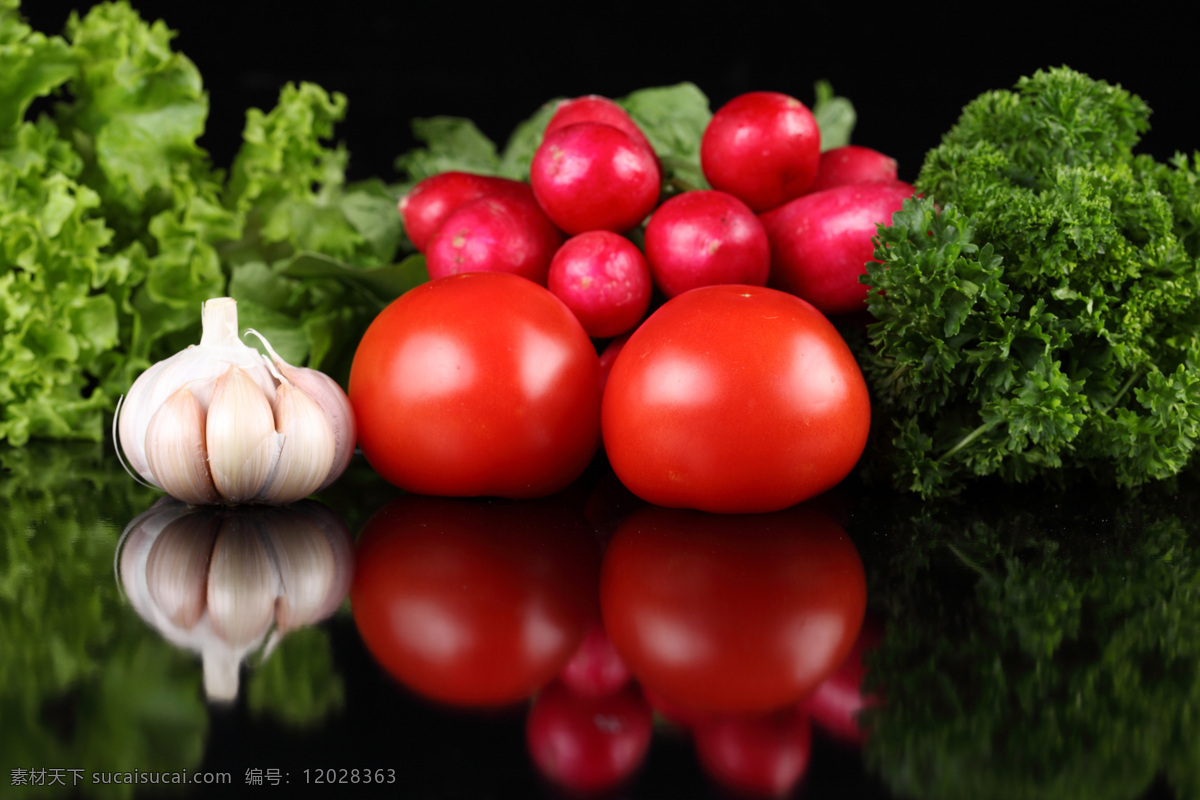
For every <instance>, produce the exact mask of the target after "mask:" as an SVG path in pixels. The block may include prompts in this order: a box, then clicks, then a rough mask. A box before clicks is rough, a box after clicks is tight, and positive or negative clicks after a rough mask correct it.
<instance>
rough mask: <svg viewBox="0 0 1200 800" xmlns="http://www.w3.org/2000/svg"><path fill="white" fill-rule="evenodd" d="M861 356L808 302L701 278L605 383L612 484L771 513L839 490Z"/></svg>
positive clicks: (861, 385)
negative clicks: (711, 283)
mask: <svg viewBox="0 0 1200 800" xmlns="http://www.w3.org/2000/svg"><path fill="white" fill-rule="evenodd" d="M870 419H871V412H870V400H869V397H868V395H867V387H866V383H865V382H864V380H863V377H862V373H861V372H860V371H859V368H858V364H857V362H856V361H855V360H854V356H853V355H852V354H851V352H850V350H849V348H848V347H847V346H846V343H845V342H844V341H843V340H842V338H841V336H840V335H839V334H838V332H837V330H836V329H835V328H834V327H833V325H832V324H831V323H830V322H829V321H828V320H827V319H826V318H825V317H824V316H822V315H821V313H820V312H819V311H817V310H816V309H815V308H813V307H812V306H811V305H810V304H809V303H807V302H805V301H803V300H801V299H799V298H797V297H794V296H792V295H788V294H786V293H784V292H779V291H777V290H774V289H768V288H764V287H756V286H745V285H740V286H739V285H732V284H730V285H720V286H705V287H701V288H698V289H693V290H692V291H689V292H685V293H684V294H681V295H679V296H678V297H675V298H672V299H671V300H669V301H667V302H666V303H665V304H663V306H662V307H660V308H659V309H658V310H657V311H656V312H654V313H653V314H652V315H651V316H650V317H649V318H648V319H647V320H646V321H645V322H643V323H642V324H641V325H640V326H639V327H638V328H637V329H636V330H635V331H634V332H633V334H632V335H631V336H630V337H629V340H628V341H627V342H626V343H625V345H624V347H623V348H622V350H621V352H620V354H619V355H618V356H617V358H616V361H615V362H614V363H613V366H612V371H611V373H610V374H609V377H608V382H607V383H606V385H605V389H604V401H603V409H602V430H603V437H604V447H605V450H606V452H607V454H608V459H609V462H610V463H611V464H612V467H613V470H614V471H615V472H616V473H617V477H618V478H620V479H621V482H622V483H624V484H625V485H626V486H627V487H629V489H630V491H632V492H633V493H634V494H636V495H637V496H639V497H641V498H642V499H643V500H646V501H647V502H650V503H654V504H656V505H660V506H667V507H672V508H694V509H699V510H702V511H713V512H719V513H749V512H763V511H778V510H780V509H783V508H787V507H788V506H791V505H794V504H796V503H798V502H801V501H802V500H806V499H808V498H809V497H813V496H815V495H817V494H819V493H821V492H823V491H826V490H827V489H830V488H832V487H833V486H835V485H836V484H837V483H838V482H839V481H841V480H842V479H843V478H845V477H846V475H848V474H849V472H850V471H851V470H852V469H853V468H854V465H855V464H856V463H857V461H858V458H859V456H860V455H861V454H862V451H863V449H864V447H865V446H866V441H867V433H868V430H869V428H870Z"/></svg>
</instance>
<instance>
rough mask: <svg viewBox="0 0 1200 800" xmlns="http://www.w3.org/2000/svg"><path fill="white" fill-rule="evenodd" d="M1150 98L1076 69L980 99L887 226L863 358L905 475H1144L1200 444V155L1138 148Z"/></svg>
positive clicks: (924, 478)
mask: <svg viewBox="0 0 1200 800" xmlns="http://www.w3.org/2000/svg"><path fill="white" fill-rule="evenodd" d="M1149 113H1150V110H1149V108H1148V107H1147V106H1146V104H1145V103H1144V102H1143V101H1142V100H1141V99H1139V98H1138V97H1137V96H1135V95H1133V94H1131V93H1129V92H1127V91H1126V90H1124V89H1122V88H1121V87H1119V86H1113V85H1109V84H1107V83H1104V82H1102V81H1097V80H1093V79H1091V78H1089V77H1088V76H1086V75H1083V74H1081V73H1079V72H1075V71H1073V70H1070V69H1068V68H1066V67H1062V68H1057V69H1051V70H1047V71H1039V72H1037V73H1036V74H1034V75H1032V76H1030V77H1027V78H1022V79H1021V80H1020V81H1019V82H1018V83H1017V85H1016V87H1015V89H1014V90H1013V91H995V92H988V93H986V94H984V95H982V96H980V97H979V98H977V99H976V100H974V101H973V102H971V103H970V104H969V105H967V107H966V108H965V109H964V110H963V113H962V116H961V117H960V119H959V121H958V123H957V124H956V125H955V126H954V128H953V129H951V130H950V131H949V132H948V133H947V134H946V135H945V136H944V137H943V139H942V142H941V144H940V145H939V146H938V147H937V148H935V149H933V150H931V151H930V152H929V154H928V155H927V157H926V159H925V162H924V164H923V166H922V169H921V172H920V175H919V177H918V179H917V184H916V185H917V188H918V190H919V191H920V192H921V193H922V195H923V197H920V198H916V199H913V200H911V201H908V202H906V204H905V207H904V209H903V210H902V211H900V212H898V213H897V214H896V215H895V216H894V217H893V220H892V224H891V225H890V226H886V227H881V229H880V232H879V235H878V237H877V239H876V245H877V248H876V252H875V257H876V258H877V259H879V263H871V264H869V265H868V268H867V275H866V276H864V278H863V280H864V282H866V283H867V284H868V285H869V286H870V287H871V291H870V296H869V300H868V307H869V310H870V312H871V314H872V315H873V316H874V317H875V322H874V323H873V324H872V325H871V326H870V329H869V331H870V346H869V347H868V348H867V349H866V350H865V351H864V352H863V353H862V359H861V360H862V362H863V366H864V371H865V373H866V374H867V376H868V380H869V381H870V382H871V385H872V388H873V391H874V396H875V398H876V400H877V403H878V405H879V408H880V412H881V414H882V416H884V417H888V418H890V425H891V426H892V428H891V430H890V431H889V432H887V433H885V434H884V435H883V436H882V437H880V438H881V439H883V440H884V441H883V442H881V445H882V446H881V447H880V448H879V452H878V454H879V456H880V459H881V461H882V462H883V464H884V468H885V469H886V470H887V472H888V473H889V474H890V475H891V478H892V480H893V482H895V483H896V484H897V485H899V486H901V487H904V488H908V489H912V490H914V491H916V492H918V493H920V494H922V495H926V496H933V495H939V494H946V493H950V492H953V491H956V490H957V489H958V488H961V486H962V485H963V483H964V482H965V480H966V479H967V478H969V477H970V476H981V475H998V476H1000V477H1002V478H1003V479H1005V480H1008V481H1013V482H1025V481H1030V480H1033V479H1048V478H1055V479H1065V478H1066V477H1068V476H1071V475H1076V474H1086V475H1089V476H1092V477H1093V478H1099V479H1102V480H1106V481H1111V482H1114V483H1116V484H1118V485H1123V486H1132V485H1138V484H1142V483H1145V482H1147V481H1150V480H1156V479H1161V478H1165V477H1168V476H1171V475H1175V474H1176V473H1178V472H1179V471H1180V470H1181V469H1182V468H1183V467H1184V466H1185V465H1186V464H1187V463H1188V461H1189V459H1190V456H1191V454H1192V451H1193V450H1194V449H1195V447H1196V443H1197V439H1198V437H1200V264H1198V263H1197V257H1198V255H1200V225H1198V221H1200V179H1198V177H1197V168H1198V167H1200V153H1198V154H1197V155H1195V156H1193V158H1192V159H1191V160H1190V161H1189V160H1188V159H1186V158H1185V157H1183V156H1182V155H1180V156H1176V157H1175V158H1174V159H1172V160H1171V161H1170V162H1168V163H1165V164H1164V163H1159V162H1156V161H1154V160H1153V159H1152V158H1151V157H1149V156H1146V155H1135V154H1134V153H1133V148H1134V146H1135V145H1136V144H1137V142H1138V140H1139V137H1140V136H1141V134H1142V133H1144V132H1145V131H1146V130H1147V129H1148V128H1149V123H1148V117H1149Z"/></svg>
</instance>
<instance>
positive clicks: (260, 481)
mask: <svg viewBox="0 0 1200 800" xmlns="http://www.w3.org/2000/svg"><path fill="white" fill-rule="evenodd" d="M201 320H202V325H203V333H202V335H201V338H200V344H198V345H192V346H191V347H188V348H187V349H185V350H182V351H180V352H178V353H176V354H175V355H173V356H171V357H170V358H167V359H164V360H163V361H160V362H158V363H157V364H154V365H153V366H151V367H150V368H149V369H147V370H146V371H145V372H143V373H142V374H141V375H140V376H139V377H138V379H137V380H136V381H134V383H133V386H132V387H131V388H130V390H129V394H128V395H127V396H126V397H124V398H123V399H122V401H121V403H120V404H119V405H118V407H117V417H116V419H115V420H114V424H113V434H114V438H116V439H117V440H118V441H119V445H120V447H119V452H121V451H123V452H124V455H125V459H127V460H128V464H129V468H131V469H132V471H134V472H136V473H137V474H138V475H140V476H141V477H142V478H143V479H145V480H146V481H148V482H150V483H152V484H153V485H155V486H157V487H159V488H161V489H163V490H164V491H165V492H167V493H168V494H169V495H171V496H172V497H175V498H177V499H179V500H182V501H184V502H185V503H193V504H201V505H202V504H214V503H228V504H237V503H250V502H257V503H269V504H277V505H282V504H285V503H290V502H293V501H295V500H299V499H301V498H304V497H307V496H308V495H310V494H312V493H313V492H315V491H317V490H319V489H323V488H325V487H326V486H328V485H329V484H331V483H333V482H334V481H335V480H337V478H338V477H339V476H340V475H341V474H342V472H344V471H345V469H346V467H347V465H348V464H349V463H350V458H351V456H353V454H354V445H355V439H356V430H355V425H354V414H353V412H352V411H351V408H350V401H349V399H348V398H347V397H346V393H345V392H343V391H342V389H341V387H340V386H338V384H337V383H336V382H335V381H334V380H333V379H332V378H330V377H329V376H327V375H325V374H323V373H321V372H318V371H317V370H313V369H308V368H305V367H294V366H292V365H290V364H288V363H287V362H285V361H284V360H283V359H282V358H280V357H279V354H278V353H276V352H275V350H274V349H273V348H272V347H271V345H270V343H269V342H267V341H266V339H264V338H263V337H262V336H259V335H258V334H257V333H256V332H254V331H251V333H254V334H255V336H258V339H259V341H261V342H262V345H263V347H264V349H266V351H267V353H268V355H267V356H263V355H261V354H260V353H259V352H258V351H257V350H255V349H254V348H253V347H250V346H249V345H246V344H245V343H244V342H242V341H241V339H239V338H238V331H237V303H236V301H234V300H233V298H230V297H220V298H216V299H213V300H209V301H208V302H206V303H205V304H204V307H203V311H202V314H201Z"/></svg>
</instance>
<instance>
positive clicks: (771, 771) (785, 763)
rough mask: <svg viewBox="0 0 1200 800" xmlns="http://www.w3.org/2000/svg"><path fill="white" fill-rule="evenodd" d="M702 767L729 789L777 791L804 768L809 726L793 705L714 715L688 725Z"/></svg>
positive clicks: (772, 793) (764, 793)
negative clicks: (754, 713) (769, 711)
mask: <svg viewBox="0 0 1200 800" xmlns="http://www.w3.org/2000/svg"><path fill="white" fill-rule="evenodd" d="M693 734H694V737H695V742H696V754H697V755H698V756H699V758H700V765H701V766H702V767H703V768H704V770H705V772H707V773H708V774H709V775H711V776H712V777H713V778H715V779H716V780H717V781H718V782H720V783H721V784H723V785H724V786H726V787H728V788H730V789H733V790H734V791H735V792H738V793H740V794H745V795H751V796H754V797H782V796H783V795H785V794H787V793H788V792H790V791H791V790H792V789H793V788H795V786H796V784H798V783H799V782H800V779H801V778H803V777H804V772H805V770H806V769H807V768H808V760H809V756H810V755H811V753H812V726H811V725H810V724H809V721H808V718H807V717H805V716H803V715H802V714H798V713H796V712H795V711H794V710H788V711H780V712H776V713H774V714H770V715H767V716H719V717H713V718H711V719H707V720H704V721H702V722H700V723H699V724H698V725H696V727H695V728H694V729H693Z"/></svg>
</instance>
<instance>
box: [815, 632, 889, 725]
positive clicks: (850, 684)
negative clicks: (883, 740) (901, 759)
mask: <svg viewBox="0 0 1200 800" xmlns="http://www.w3.org/2000/svg"><path fill="white" fill-rule="evenodd" d="M882 641H883V623H882V622H881V621H880V620H879V619H878V618H877V617H873V616H871V615H870V614H868V615H867V617H866V619H865V620H863V627H862V630H861V631H859V634H858V640H857V641H856V642H855V643H854V648H853V649H852V650H851V651H850V654H849V655H848V656H846V660H845V661H844V662H843V663H842V666H841V667H839V668H838V671H837V672H835V673H833V674H832V675H830V676H829V677H828V678H826V679H825V680H824V682H822V683H821V685H820V686H818V687H817V688H816V689H815V690H813V693H812V694H811V695H809V696H808V697H807V698H805V699H804V700H802V701H801V702H800V710H801V713H805V714H808V715H809V716H810V717H811V718H812V720H813V721H814V722H815V723H817V725H818V726H819V727H820V728H821V729H822V730H824V731H825V732H826V733H828V734H830V735H831V736H833V737H834V738H835V739H838V740H840V741H843V742H846V743H847V744H858V745H861V744H862V743H863V742H865V741H866V739H867V731H866V730H865V729H864V728H863V727H862V726H861V725H860V724H859V721H858V716H859V714H861V713H862V712H863V710H864V709H866V708H869V707H871V706H876V705H879V704H880V703H881V702H882V698H881V697H880V696H879V695H876V694H868V693H864V691H863V678H864V677H865V676H866V674H867V668H866V664H865V663H864V656H866V655H867V654H870V653H873V652H874V651H876V650H878V649H879V645H880V643H881V642H882Z"/></svg>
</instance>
